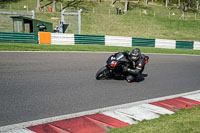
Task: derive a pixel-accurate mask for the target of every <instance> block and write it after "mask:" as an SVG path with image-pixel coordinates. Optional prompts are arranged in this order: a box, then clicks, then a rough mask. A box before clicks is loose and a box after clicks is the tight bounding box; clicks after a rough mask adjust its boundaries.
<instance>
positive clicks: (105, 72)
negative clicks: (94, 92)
mask: <svg viewBox="0 0 200 133" xmlns="http://www.w3.org/2000/svg"><path fill="white" fill-rule="evenodd" d="M109 75H110V71H109V69H108V68H107V67H106V66H104V67H102V68H101V69H99V71H98V72H97V73H96V79H97V80H104V79H108V77H109Z"/></svg>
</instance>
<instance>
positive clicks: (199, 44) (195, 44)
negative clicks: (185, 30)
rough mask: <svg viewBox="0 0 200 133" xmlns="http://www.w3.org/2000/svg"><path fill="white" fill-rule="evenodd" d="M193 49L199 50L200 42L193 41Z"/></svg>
mask: <svg viewBox="0 0 200 133" xmlns="http://www.w3.org/2000/svg"><path fill="white" fill-rule="evenodd" d="M193 49H194V50H200V42H196V41H195V42H194V47H193Z"/></svg>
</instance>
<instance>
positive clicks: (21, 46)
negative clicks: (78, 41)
mask: <svg viewBox="0 0 200 133" xmlns="http://www.w3.org/2000/svg"><path fill="white" fill-rule="evenodd" d="M133 48H135V47H113V46H104V45H94V44H93V45H91V44H90V45H85V44H84V45H72V46H62V45H39V44H29V43H0V51H103V52H119V51H125V50H129V51H131V50H132V49H133ZM139 48H140V49H141V51H142V52H144V53H167V54H192V55H200V52H199V50H189V49H160V48H150V47H139Z"/></svg>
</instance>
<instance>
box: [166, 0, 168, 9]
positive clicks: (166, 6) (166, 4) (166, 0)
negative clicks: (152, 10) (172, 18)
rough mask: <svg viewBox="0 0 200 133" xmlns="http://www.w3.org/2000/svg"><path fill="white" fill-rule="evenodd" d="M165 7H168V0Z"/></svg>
mask: <svg viewBox="0 0 200 133" xmlns="http://www.w3.org/2000/svg"><path fill="white" fill-rule="evenodd" d="M165 7H166V8H167V7H168V0H165Z"/></svg>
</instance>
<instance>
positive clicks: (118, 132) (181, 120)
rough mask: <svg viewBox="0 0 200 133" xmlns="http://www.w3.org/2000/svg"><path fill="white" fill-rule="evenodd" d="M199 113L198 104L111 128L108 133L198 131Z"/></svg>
mask: <svg viewBox="0 0 200 133" xmlns="http://www.w3.org/2000/svg"><path fill="white" fill-rule="evenodd" d="M199 114H200V106H198V107H197V108H194V109H189V110H187V109H181V110H179V111H178V112H176V113H175V114H173V115H163V116H161V117H160V118H158V119H153V120H149V121H142V122H140V123H139V124H137V125H132V126H130V127H125V128H121V129H112V130H111V131H110V132H109V133H199V131H200V126H199V125H200V115H199Z"/></svg>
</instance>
